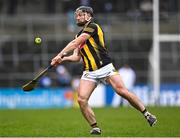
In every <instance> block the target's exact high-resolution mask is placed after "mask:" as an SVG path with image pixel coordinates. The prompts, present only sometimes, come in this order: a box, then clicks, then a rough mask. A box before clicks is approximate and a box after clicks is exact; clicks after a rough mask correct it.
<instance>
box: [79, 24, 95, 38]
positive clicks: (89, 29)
mask: <svg viewBox="0 0 180 138" xmlns="http://www.w3.org/2000/svg"><path fill="white" fill-rule="evenodd" d="M82 33H87V34H89V35H91V36H93V35H94V34H95V33H97V26H96V24H94V23H90V24H89V25H88V26H87V27H85V28H84V29H83V32H82Z"/></svg>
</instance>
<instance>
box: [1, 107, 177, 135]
mask: <svg viewBox="0 0 180 138" xmlns="http://www.w3.org/2000/svg"><path fill="white" fill-rule="evenodd" d="M148 109H149V110H150V111H151V112H153V113H154V114H155V115H156V116H157V118H158V123H157V125H156V126H155V127H150V126H149V125H148V124H147V122H146V120H145V119H144V117H143V116H142V115H141V114H140V113H138V112H137V111H136V110H134V109H133V108H130V107H126V108H125V107H123V108H122V107H120V108H98V109H94V111H95V114H96V117H97V121H98V124H99V126H100V127H101V128H102V135H101V137H117V136H118V137H162V136H163V137H178V136H180V107H154V108H148ZM89 130H90V127H89V125H88V124H87V123H86V121H85V120H84V118H82V115H81V113H80V110H79V109H42V110H0V136H1V137H2V136H6V137H9V136H16V137H20V136H21V137H25V136H34V137H43V136H48V137H60V136H61V137H90V134H89Z"/></svg>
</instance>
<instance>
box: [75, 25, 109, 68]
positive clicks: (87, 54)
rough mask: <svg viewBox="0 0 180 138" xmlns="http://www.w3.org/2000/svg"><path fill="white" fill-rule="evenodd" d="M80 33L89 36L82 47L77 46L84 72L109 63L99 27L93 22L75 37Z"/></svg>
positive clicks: (102, 34) (102, 33)
mask: <svg viewBox="0 0 180 138" xmlns="http://www.w3.org/2000/svg"><path fill="white" fill-rule="evenodd" d="M82 33H87V34H89V35H91V37H90V38H89V39H88V40H86V42H85V43H84V44H83V45H81V46H79V49H80V54H81V57H82V59H83V62H84V70H89V71H94V70H97V69H99V68H101V67H103V66H105V65H107V64H109V63H111V59H110V57H109V55H108V51H107V48H106V45H105V39H104V32H103V30H102V29H101V27H100V26H99V25H98V24H96V23H94V22H90V23H89V24H88V25H87V26H86V27H84V28H83V29H82V30H81V31H80V32H79V33H78V34H77V36H79V35H80V34H82Z"/></svg>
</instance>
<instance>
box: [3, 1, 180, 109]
mask: <svg viewBox="0 0 180 138" xmlns="http://www.w3.org/2000/svg"><path fill="white" fill-rule="evenodd" d="M154 3H156V4H154ZM80 5H87V6H91V7H92V8H93V9H94V13H95V21H96V22H97V23H99V24H100V25H101V26H102V28H103V29H104V32H105V39H106V46H107V48H108V49H109V52H110V56H111V57H112V59H113V63H114V65H115V66H116V68H117V69H118V70H119V69H120V68H122V67H123V65H125V64H126V65H127V64H128V66H130V67H131V69H132V70H133V71H134V72H135V79H134V80H133V82H132V85H133V86H132V88H131V89H132V91H133V92H135V93H136V94H137V95H138V96H139V97H140V98H141V99H142V100H143V102H144V103H145V104H146V105H172V106H178V105H180V55H179V52H180V43H179V42H180V37H179V34H180V1H179V0H159V1H158V0H154V1H153V0H0V36H1V37H0V108H24V107H25V108H38V107H40V108H42V107H43V108H44V107H45V108H46V107H66V106H68V107H72V106H73V105H75V106H77V105H76V102H75V99H76V92H75V91H76V89H77V85H78V83H79V78H80V76H81V73H82V71H83V65H82V63H81V62H80V63H64V64H63V65H60V66H58V67H57V68H56V69H53V70H52V71H50V72H49V73H48V74H47V75H46V76H45V77H43V78H42V79H41V80H40V83H39V86H38V88H37V89H36V90H35V91H33V92H32V93H24V92H23V91H22V90H21V89H20V87H21V86H22V85H23V84H25V83H26V82H28V81H29V80H31V79H32V78H33V77H34V76H35V75H36V74H37V73H38V71H40V69H41V68H45V67H46V66H47V65H48V64H49V62H50V60H51V59H52V58H53V57H54V56H55V55H56V54H57V53H58V52H59V51H60V50H61V49H62V48H64V47H65V46H66V44H67V43H68V42H69V41H71V40H72V39H73V38H74V36H75V34H76V33H77V32H78V31H79V30H80V28H77V27H76V25H75V22H74V10H75V9H76V8H77V7H78V6H80ZM156 8H157V9H158V10H156ZM156 27H157V28H156ZM160 34H165V36H164V37H163V38H162V39H160V38H161V37H160ZM170 35H174V37H171V36H170ZM175 35H176V36H175ZM37 36H39V37H41V38H42V44H41V45H39V46H37V45H35V44H34V38H35V37H37ZM125 76H126V75H125ZM131 79H132V78H129V79H128V80H131ZM127 85H128V84H127ZM95 91H97V92H95V93H94V94H93V95H92V97H91V99H90V103H91V104H92V106H97V107H101V106H106V105H112V106H115V107H117V106H120V105H125V103H123V102H122V100H121V99H118V98H115V97H116V95H115V94H114V93H113V90H112V89H111V87H110V86H104V85H100V86H99V87H98V88H97V89H96V90H95ZM97 96H98V97H100V100H99V101H97V100H95V99H94V98H93V97H96V98H97ZM44 103H46V104H47V103H49V105H46V104H44Z"/></svg>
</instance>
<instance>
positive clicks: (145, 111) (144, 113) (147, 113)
mask: <svg viewBox="0 0 180 138" xmlns="http://www.w3.org/2000/svg"><path fill="white" fill-rule="evenodd" d="M142 113H143V115H144V116H145V117H146V116H147V115H149V114H150V113H149V112H148V111H147V110H146V108H145V109H144V111H142Z"/></svg>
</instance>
